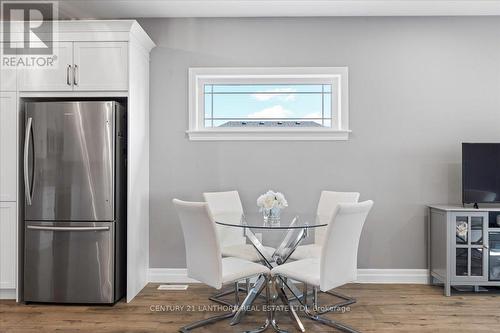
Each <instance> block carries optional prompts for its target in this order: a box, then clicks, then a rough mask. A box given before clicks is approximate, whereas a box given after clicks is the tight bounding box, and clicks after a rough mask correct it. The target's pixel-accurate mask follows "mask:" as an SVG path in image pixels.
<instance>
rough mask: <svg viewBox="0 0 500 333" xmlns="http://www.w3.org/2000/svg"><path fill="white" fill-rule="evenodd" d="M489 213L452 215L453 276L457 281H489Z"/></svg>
mask: <svg viewBox="0 0 500 333" xmlns="http://www.w3.org/2000/svg"><path fill="white" fill-rule="evenodd" d="M487 224H488V216H487V213H479V212H478V213H469V212H467V213H454V214H452V232H453V238H452V239H453V241H452V247H453V248H452V251H451V255H452V276H453V279H454V280H455V281H481V280H487V279H488V274H487V267H486V266H487V257H488V251H487V247H486V244H487V229H486V227H487Z"/></svg>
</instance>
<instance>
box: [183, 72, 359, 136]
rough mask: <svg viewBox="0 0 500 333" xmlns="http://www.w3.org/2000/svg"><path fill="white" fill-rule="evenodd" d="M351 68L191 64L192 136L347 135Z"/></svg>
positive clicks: (190, 129)
mask: <svg viewBox="0 0 500 333" xmlns="http://www.w3.org/2000/svg"><path fill="white" fill-rule="evenodd" d="M347 98H348V94H347V68H345V67H327V68H317V67H315V68H190V69H189V130H188V131H187V133H188V135H189V138H190V139H191V140H346V139H347V138H348V134H349V129H348V102H347Z"/></svg>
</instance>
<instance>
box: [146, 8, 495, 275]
mask: <svg viewBox="0 0 500 333" xmlns="http://www.w3.org/2000/svg"><path fill="white" fill-rule="evenodd" d="M140 23H141V25H142V26H143V27H144V28H145V29H146V31H147V32H148V33H149V34H150V36H151V37H152V38H153V40H154V41H155V42H156V43H157V44H158V46H157V48H155V49H154V50H153V52H152V55H151V56H152V61H151V161H150V163H151V164H150V165H151V166H150V168H151V184H150V188H151V206H150V210H151V227H150V232H151V242H150V247H151V248H150V253H151V258H150V267H165V268H181V267H185V257H184V253H185V251H184V244H183V237H182V233H181V229H180V224H179V221H178V219H177V216H176V214H175V211H174V209H173V207H172V204H171V200H172V198H174V197H178V198H182V199H186V200H201V199H202V196H201V193H202V192H203V191H215V190H228V189H238V190H239V191H240V194H241V197H242V200H243V205H244V207H245V208H246V209H247V210H253V209H256V208H255V199H256V197H257V196H258V195H259V194H260V193H262V192H264V191H266V190H267V189H270V188H271V189H274V190H279V191H282V192H284V193H285V195H286V196H287V199H288V201H289V204H290V208H289V209H290V210H294V211H298V212H312V211H314V210H315V208H316V204H317V200H318V197H319V193H320V191H321V190H322V189H331V190H339V191H344V190H345V191H352V190H355V191H359V192H361V199H362V200H366V199H373V200H374V201H375V206H374V208H373V211H372V213H371V214H370V216H369V218H368V220H367V223H366V225H365V228H364V231H363V236H362V240H361V244H360V251H359V262H358V265H359V267H360V268H425V266H426V250H425V248H426V236H425V219H426V210H425V207H424V206H425V204H427V203H448V202H450V203H456V202H460V199H461V184H460V183H461V180H460V177H461V176H460V175H461V167H460V160H461V154H460V149H461V148H460V143H461V142H462V141H500V42H499V41H500V19H499V18H495V17H489V18H474V17H469V18H451V17H449V18H440V17H435V18H286V19H279V18H270V19H247V18H244V19H240V18H238V19H148V20H141V21H140ZM190 66H348V67H349V81H350V91H349V94H350V126H351V129H352V131H353V132H352V136H351V138H350V139H349V141H337V142H336V141H331V142H290V141H287V142H190V141H189V140H188V139H187V138H186V135H185V130H186V129H187V126H188V111H187V103H188V99H187V88H188V87H187V69H188V67H190Z"/></svg>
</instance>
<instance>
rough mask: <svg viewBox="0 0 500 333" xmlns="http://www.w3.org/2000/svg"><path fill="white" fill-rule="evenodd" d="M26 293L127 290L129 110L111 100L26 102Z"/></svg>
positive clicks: (110, 294) (103, 297) (42, 297)
mask: <svg viewBox="0 0 500 333" xmlns="http://www.w3.org/2000/svg"><path fill="white" fill-rule="evenodd" d="M24 116H25V117H24V118H25V119H24V120H25V122H24V123H25V130H24V133H25V134H24V152H23V163H22V174H23V175H24V177H23V180H24V194H25V204H24V220H25V221H24V237H25V239H24V300H25V301H26V302H57V303H114V302H116V301H117V300H119V299H120V298H121V297H123V296H124V288H125V265H126V258H125V256H126V250H125V234H126V151H127V133H126V129H127V125H126V111H125V109H124V107H123V106H122V105H120V104H119V103H118V102H115V101H78V102H76V101H58V102H27V103H26V104H25V111H24Z"/></svg>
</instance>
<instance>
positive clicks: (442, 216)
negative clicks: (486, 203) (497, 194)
mask: <svg viewBox="0 0 500 333" xmlns="http://www.w3.org/2000/svg"><path fill="white" fill-rule="evenodd" d="M428 207H429V229H428V230H429V240H428V246H429V249H428V254H429V272H430V280H431V283H438V282H440V283H443V284H444V294H445V295H446V296H450V295H451V287H452V286H474V288H475V290H478V288H479V287H480V286H484V287H487V286H500V225H498V224H497V216H498V215H500V208H478V209H476V208H464V207H463V206H460V205H430V206H428ZM499 219H500V217H499ZM490 253H491V256H490Z"/></svg>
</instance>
